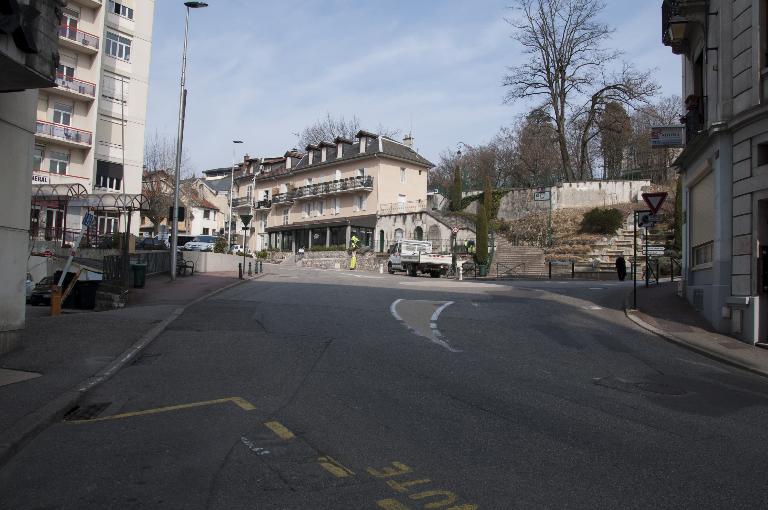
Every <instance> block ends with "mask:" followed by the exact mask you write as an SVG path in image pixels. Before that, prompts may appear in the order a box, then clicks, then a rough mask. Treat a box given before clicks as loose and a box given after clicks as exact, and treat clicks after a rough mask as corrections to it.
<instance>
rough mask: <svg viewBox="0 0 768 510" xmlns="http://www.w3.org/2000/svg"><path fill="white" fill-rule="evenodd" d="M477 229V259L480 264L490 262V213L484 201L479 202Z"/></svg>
mask: <svg viewBox="0 0 768 510" xmlns="http://www.w3.org/2000/svg"><path fill="white" fill-rule="evenodd" d="M475 231H476V235H477V240H476V244H477V247H476V250H477V251H476V252H475V259H476V260H477V263H478V264H481V265H485V264H487V263H488V213H487V212H486V210H485V204H484V203H483V201H481V202H478V204H477V220H476V222H475Z"/></svg>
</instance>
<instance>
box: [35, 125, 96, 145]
mask: <svg viewBox="0 0 768 510" xmlns="http://www.w3.org/2000/svg"><path fill="white" fill-rule="evenodd" d="M35 138H37V139H38V140H41V141H53V142H56V143H58V144H60V145H66V146H67V147H76V148H80V149H90V148H91V145H92V144H93V134H92V133H91V132H90V131H85V130H82V129H77V128H73V127H72V126H65V125H64V124H54V123H53V122H46V121H44V120H38V121H37V131H36V132H35Z"/></svg>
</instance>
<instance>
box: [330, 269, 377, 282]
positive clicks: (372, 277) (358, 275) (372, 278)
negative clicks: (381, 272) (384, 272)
mask: <svg viewBox="0 0 768 510" xmlns="http://www.w3.org/2000/svg"><path fill="white" fill-rule="evenodd" d="M339 274H340V275H343V276H354V277H355V278H368V279H369V280H381V279H383V278H384V277H383V276H368V275H364V274H356V273H344V272H341V271H339Z"/></svg>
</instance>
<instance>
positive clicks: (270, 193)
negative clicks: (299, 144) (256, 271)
mask: <svg viewBox="0 0 768 510" xmlns="http://www.w3.org/2000/svg"><path fill="white" fill-rule="evenodd" d="M433 166H434V165H433V164H432V163H430V162H429V161H428V160H427V159H425V158H424V157H422V156H421V155H419V153H418V152H416V151H415V150H414V149H413V147H412V138H410V137H406V139H405V140H404V141H403V142H402V143H401V142H398V141H396V140H393V139H390V138H387V137H384V136H380V135H377V134H375V133H371V132H368V131H362V130H361V131H359V132H358V133H357V135H356V137H355V140H347V139H344V138H336V139H335V140H333V141H323V142H321V143H319V144H316V145H309V146H307V147H306V148H305V151H304V152H300V151H297V150H295V149H293V150H290V151H288V152H286V153H285V154H284V155H283V156H281V157H275V158H264V159H250V160H246V161H245V162H243V163H242V164H241V165H239V167H238V171H237V173H236V178H235V190H234V193H233V194H234V201H233V204H234V206H235V209H236V212H235V214H237V215H242V214H249V215H252V216H253V219H252V220H251V223H250V225H249V227H250V230H249V234H248V235H249V242H248V246H249V248H250V249H252V250H261V249H267V248H271V249H279V250H290V251H294V252H295V251H297V250H299V249H301V248H303V249H305V250H310V249H312V248H313V247H315V248H317V247H318V246H319V247H325V248H332V247H340V248H341V249H346V248H347V247H349V244H350V239H351V238H352V236H356V237H357V238H358V239H359V240H360V243H361V245H362V246H365V247H369V248H371V249H378V250H381V251H383V249H384V244H385V242H386V241H388V240H391V239H394V238H396V237H397V236H398V235H399V236H401V237H410V236H411V235H412V234H413V233H414V232H413V231H415V229H416V228H419V229H421V230H422V231H424V232H426V231H427V230H428V228H429V226H431V225H429V223H430V221H431V222H433V223H434V222H436V221H437V220H436V219H434V218H432V217H431V216H429V215H427V214H423V213H424V212H425V211H426V209H427V173H428V171H429V169H430V168H432V167H433ZM392 214H396V215H398V216H401V217H402V218H403V219H402V225H405V224H406V220H405V218H406V217H409V218H410V217H411V216H413V215H419V216H418V217H419V218H420V219H417V220H415V222H414V221H413V218H410V219H409V221H408V222H407V223H408V225H414V227H413V229H412V230H413V231H409V232H405V230H404V229H403V228H399V229H398V227H397V226H395V224H394V223H393V222H392V221H388V220H387V221H385V216H386V217H388V216H389V215H392ZM235 219H237V218H235ZM422 222H423V225H422ZM241 227H242V224H241V223H240V222H239V221H238V224H237V228H238V229H239V228H241ZM442 228H443V229H446V228H448V229H449V227H447V226H445V225H443V226H442Z"/></svg>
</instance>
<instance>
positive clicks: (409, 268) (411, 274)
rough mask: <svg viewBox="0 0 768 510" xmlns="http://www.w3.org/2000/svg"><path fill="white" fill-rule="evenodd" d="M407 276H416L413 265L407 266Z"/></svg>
mask: <svg viewBox="0 0 768 510" xmlns="http://www.w3.org/2000/svg"><path fill="white" fill-rule="evenodd" d="M408 276H416V268H415V267H413V266H410V267H408Z"/></svg>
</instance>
